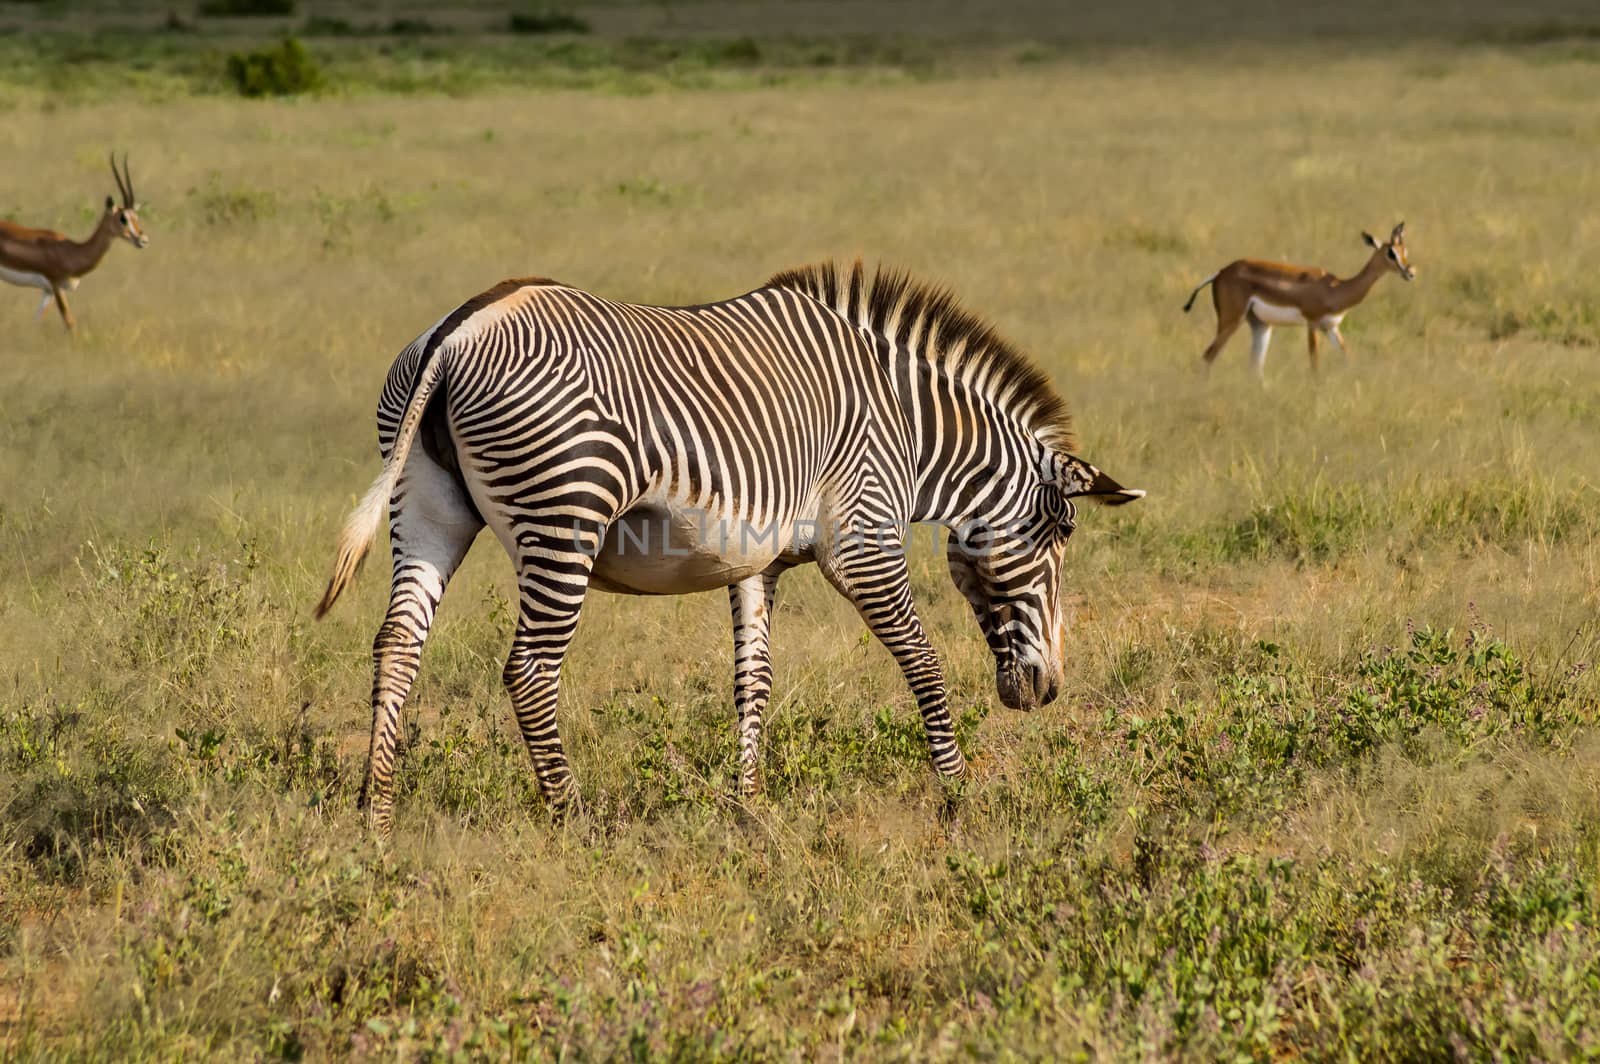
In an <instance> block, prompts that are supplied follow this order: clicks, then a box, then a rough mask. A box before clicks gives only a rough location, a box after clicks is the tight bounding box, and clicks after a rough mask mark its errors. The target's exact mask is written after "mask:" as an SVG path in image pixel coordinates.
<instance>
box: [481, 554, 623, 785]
mask: <svg viewBox="0 0 1600 1064" xmlns="http://www.w3.org/2000/svg"><path fill="white" fill-rule="evenodd" d="M603 538H604V535H603V533H602V534H601V535H600V536H599V537H598V538H596V539H595V540H594V541H593V547H594V548H596V549H597V548H598V545H599V541H600V540H601V539H603ZM577 542H578V537H576V536H575V537H574V538H573V539H572V540H570V541H568V542H566V543H565V544H564V545H563V546H561V547H556V548H554V549H552V548H551V545H550V544H545V545H544V547H543V548H542V549H537V550H535V551H532V552H530V555H531V556H524V558H523V559H522V561H521V563H520V569H521V573H520V575H519V578H518V584H519V586H520V588H521V605H520V606H519V608H518V616H517V634H516V636H515V637H514V638H513V639H512V642H511V654H510V656H509V657H508V658H507V659H506V668H505V683H506V691H507V693H509V694H510V695H511V707H512V709H513V711H515V713H516V716H517V727H518V728H519V729H520V730H521V731H522V741H523V744H524V745H525V746H527V748H528V753H529V754H530V755H532V757H533V771H534V773H535V774H536V775H537V776H538V778H539V790H540V791H541V792H543V794H544V799H545V801H546V802H548V803H549V805H550V808H551V811H552V812H554V813H555V814H557V815H560V814H561V813H562V812H564V811H565V810H566V808H567V807H568V806H569V805H570V804H571V803H572V801H573V799H575V798H576V797H577V789H576V788H575V787H574V786H573V782H572V770H571V769H570V768H569V767H568V766H567V755H566V751H565V750H563V749H562V746H561V734H560V732H559V731H558V730H557V728H556V702H557V696H558V694H559V691H560V684H561V662H562V660H563V659H564V658H565V657H566V655H567V648H568V647H569V646H571V645H572V637H573V635H574V634H575V633H576V632H577V630H578V614H579V612H580V611H581V610H582V609H583V598H584V595H585V594H586V593H587V591H588V588H589V573H590V571H591V570H592V568H593V566H594V558H593V556H592V554H590V553H589V552H588V551H587V550H583V549H575V544H576V543H577Z"/></svg>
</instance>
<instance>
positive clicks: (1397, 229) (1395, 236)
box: [1389, 222, 1406, 244]
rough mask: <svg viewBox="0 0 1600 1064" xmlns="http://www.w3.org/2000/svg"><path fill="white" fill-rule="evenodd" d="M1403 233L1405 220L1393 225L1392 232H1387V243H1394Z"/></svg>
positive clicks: (1404, 232)
mask: <svg viewBox="0 0 1600 1064" xmlns="http://www.w3.org/2000/svg"><path fill="white" fill-rule="evenodd" d="M1405 235H1406V223H1405V222H1401V223H1400V224H1399V225H1397V226H1395V227H1394V232H1392V233H1390V234H1389V243H1391V244H1393V243H1396V242H1398V241H1399V239H1400V238H1401V237H1403V236H1405Z"/></svg>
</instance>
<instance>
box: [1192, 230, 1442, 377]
mask: <svg viewBox="0 0 1600 1064" xmlns="http://www.w3.org/2000/svg"><path fill="white" fill-rule="evenodd" d="M1405 228H1406V223H1405V222H1401V223H1400V224H1399V225H1397V226H1395V227H1394V230H1393V232H1391V233H1390V234H1389V239H1388V240H1386V241H1383V242H1381V243H1380V242H1379V240H1378V238H1377V237H1375V236H1373V235H1372V234H1371V233H1362V234H1361V239H1362V240H1364V241H1366V244H1367V246H1368V247H1370V248H1371V249H1372V255H1371V257H1370V258H1368V259H1367V264H1366V265H1365V266H1363V267H1362V268H1361V272H1360V273H1358V274H1356V275H1355V276H1354V277H1345V278H1340V277H1335V276H1334V275H1333V274H1331V273H1329V272H1328V271H1327V270H1323V269H1319V268H1317V267H1315V266H1289V265H1287V264H1285V263H1281V262H1264V261H1262V260H1260V259H1239V260H1238V261H1237V262H1230V263H1229V264H1228V265H1226V266H1224V267H1223V268H1222V269H1220V270H1218V271H1217V272H1216V273H1214V274H1212V275H1211V276H1210V277H1207V278H1206V279H1205V280H1204V281H1201V282H1200V284H1199V285H1197V286H1196V287H1195V290H1194V291H1193V292H1191V293H1189V302H1187V303H1185V304H1184V305H1183V309H1184V312H1185V313H1187V312H1188V310H1189V308H1190V307H1192V306H1194V301H1195V297H1196V296H1198V295H1199V294H1200V290H1201V289H1203V288H1204V287H1205V286H1206V285H1210V286H1211V302H1212V305H1213V306H1215V307H1216V310H1217V335H1216V336H1215V337H1214V338H1213V339H1212V341H1211V344H1210V346H1208V347H1207V348H1206V353H1205V359H1206V368H1207V369H1209V368H1211V363H1212V362H1213V361H1214V360H1215V359H1216V357H1217V355H1218V354H1219V353H1220V352H1221V351H1222V347H1223V345H1224V344H1226V343H1227V342H1228V338H1229V337H1231V336H1232V335H1233V334H1234V332H1235V331H1237V330H1238V328H1239V324H1240V323H1241V322H1244V321H1248V322H1249V323H1250V366H1251V368H1252V369H1254V370H1255V371H1256V376H1258V377H1260V376H1262V375H1263V374H1262V367H1263V366H1264V365H1265V364H1266V361H1267V344H1268V343H1270V342H1271V340H1272V327H1273V326H1274V325H1304V326H1305V327H1306V348H1307V351H1308V352H1309V353H1310V355H1311V368H1312V369H1313V370H1315V369H1316V368H1317V334H1318V333H1327V334H1328V335H1329V336H1330V337H1332V338H1333V342H1334V343H1336V344H1338V345H1339V350H1340V351H1344V352H1346V353H1348V351H1349V348H1348V347H1346V346H1345V342H1344V336H1343V335H1341V334H1340V332H1339V323H1340V322H1341V321H1343V320H1344V316H1345V313H1346V312H1347V311H1349V310H1350V308H1351V307H1353V306H1355V305H1356V304H1357V303H1360V302H1361V301H1362V300H1363V299H1365V298H1367V293H1368V292H1371V291H1372V286H1373V285H1374V284H1376V283H1377V282H1378V278H1380V277H1382V276H1383V275H1384V274H1386V273H1390V272H1393V273H1397V274H1399V275H1400V276H1401V277H1402V278H1403V279H1405V280H1407V281H1409V280H1411V279H1412V278H1413V277H1415V276H1416V275H1417V272H1416V270H1414V269H1412V268H1411V263H1410V262H1408V261H1407V259H1406V243H1405Z"/></svg>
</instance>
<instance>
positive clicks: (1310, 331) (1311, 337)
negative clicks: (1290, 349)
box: [1306, 325, 1318, 373]
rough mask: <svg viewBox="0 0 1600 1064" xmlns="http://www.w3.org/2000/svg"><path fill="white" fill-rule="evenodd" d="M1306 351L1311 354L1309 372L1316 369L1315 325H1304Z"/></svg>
mask: <svg viewBox="0 0 1600 1064" xmlns="http://www.w3.org/2000/svg"><path fill="white" fill-rule="evenodd" d="M1306 353H1307V354H1309V355H1310V356H1311V372H1312V373H1315V372H1316V371H1317V355H1318V352H1317V326H1316V325H1307V326H1306Z"/></svg>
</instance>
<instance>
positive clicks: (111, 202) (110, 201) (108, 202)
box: [106, 196, 117, 211]
mask: <svg viewBox="0 0 1600 1064" xmlns="http://www.w3.org/2000/svg"><path fill="white" fill-rule="evenodd" d="M116 205H117V201H116V200H114V199H112V198H111V197H110V196H107V197H106V210H108V211H109V210H110V209H111V208H113V207H115V206H116Z"/></svg>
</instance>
